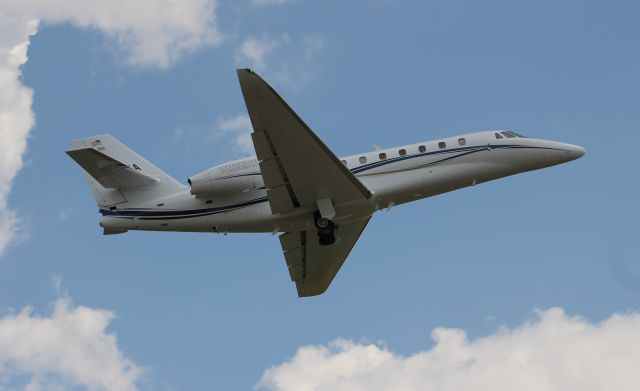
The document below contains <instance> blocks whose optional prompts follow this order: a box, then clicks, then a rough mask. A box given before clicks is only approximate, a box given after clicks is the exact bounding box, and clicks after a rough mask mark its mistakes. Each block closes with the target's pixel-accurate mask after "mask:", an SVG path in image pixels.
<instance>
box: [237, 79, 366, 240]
mask: <svg viewBox="0 0 640 391" xmlns="http://www.w3.org/2000/svg"><path fill="white" fill-rule="evenodd" d="M238 79H239V80H240V87H241V88H242V94H243V96H244V100H245V103H246V105H247V111H248V112H249V117H250V118H251V124H252V125H253V133H252V134H251V137H252V138H253V145H254V147H255V150H256V155H257V156H258V160H259V161H260V170H261V171H262V177H263V179H264V183H265V186H266V187H267V194H268V196H269V204H270V206H271V211H272V213H274V214H278V213H284V212H289V211H292V210H294V209H295V208H300V207H303V208H315V205H316V201H317V200H319V199H330V200H331V201H333V203H334V204H340V203H345V202H351V201H357V200H359V199H367V198H369V197H371V193H370V192H369V190H368V189H367V188H366V187H365V186H364V185H363V184H362V183H360V181H359V180H358V179H357V178H356V177H355V176H354V175H353V174H352V173H351V171H349V170H348V169H347V168H346V167H345V166H344V164H342V162H340V160H339V159H338V158H337V157H336V156H335V155H334V154H333V152H331V150H329V148H327V146H326V145H324V143H323V142H322V141H321V140H320V139H319V138H318V136H316V135H315V134H314V133H313V131H312V130H311V129H309V127H308V126H307V125H306V124H305V123H304V121H302V119H301V118H300V117H298V115H297V114H296V113H295V112H294V111H293V110H292V109H291V108H290V107H289V105H287V103H286V102H285V101H284V100H283V99H282V98H281V97H280V96H279V95H278V94H277V93H276V92H275V91H274V90H273V88H271V86H269V84H267V83H266V82H265V81H264V80H262V78H261V77H260V76H258V75H257V74H256V73H255V72H253V71H251V70H249V69H238ZM313 241H317V240H315V239H314V240H313Z"/></svg>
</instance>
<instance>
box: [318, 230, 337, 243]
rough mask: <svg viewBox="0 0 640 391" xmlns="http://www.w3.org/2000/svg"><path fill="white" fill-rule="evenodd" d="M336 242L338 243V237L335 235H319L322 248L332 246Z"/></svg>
mask: <svg viewBox="0 0 640 391" xmlns="http://www.w3.org/2000/svg"><path fill="white" fill-rule="evenodd" d="M335 242H336V237H335V235H334V234H333V233H332V234H329V235H321V234H320V233H318V243H319V244H320V245H321V246H330V245H332V244H334V243H335Z"/></svg>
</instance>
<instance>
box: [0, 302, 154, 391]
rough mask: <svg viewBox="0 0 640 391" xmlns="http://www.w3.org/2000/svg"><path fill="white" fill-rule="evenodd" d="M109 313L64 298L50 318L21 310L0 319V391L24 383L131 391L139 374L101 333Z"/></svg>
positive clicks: (35, 387)
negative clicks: (17, 380)
mask: <svg viewBox="0 0 640 391" xmlns="http://www.w3.org/2000/svg"><path fill="white" fill-rule="evenodd" d="M113 319H114V314H113V312H111V311H108V310H103V309H94V308H89V307H83V306H74V305H73V304H72V303H71V301H70V299H69V298H61V299H59V300H57V301H56V302H55V303H54V305H53V313H52V314H51V316H48V317H46V316H45V317H43V316H38V315H34V314H33V310H32V308H31V307H25V308H23V309H22V310H21V311H20V312H18V313H15V314H9V315H5V316H3V317H2V318H0V389H5V387H3V386H4V385H6V383H10V382H12V381H15V379H16V378H21V379H24V377H25V376H26V377H27V381H28V384H27V385H26V387H25V389H28V390H40V389H70V388H72V387H78V386H79V387H83V388H88V389H92V390H109V391H131V390H136V389H137V386H136V383H137V382H139V381H140V379H141V376H142V374H143V368H141V367H140V366H138V365H136V364H135V363H134V362H133V361H131V360H130V359H128V358H126V357H125V356H124V355H123V354H122V352H121V351H120V350H119V348H118V344H117V341H116V337H115V335H113V334H109V333H107V331H106V329H107V327H108V326H109V324H110V323H111V321H112V320H113Z"/></svg>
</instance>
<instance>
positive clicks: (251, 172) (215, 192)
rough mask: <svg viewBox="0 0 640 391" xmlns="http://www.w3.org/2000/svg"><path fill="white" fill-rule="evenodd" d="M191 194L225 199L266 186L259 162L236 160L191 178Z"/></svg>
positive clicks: (254, 160)
mask: <svg viewBox="0 0 640 391" xmlns="http://www.w3.org/2000/svg"><path fill="white" fill-rule="evenodd" d="M187 182H189V185H190V186H191V194H193V195H195V196H196V197H225V196H230V195H234V194H239V193H246V192H248V191H252V190H255V189H258V188H261V187H263V186H264V183H263V181H262V175H261V173H260V167H259V166H258V161H257V160H256V159H255V158H253V159H242V160H236V161H233V162H230V163H227V164H223V165H220V166H216V167H213V168H210V169H208V170H205V171H203V172H201V173H199V174H196V175H194V176H192V177H190V178H189V179H188V180H187Z"/></svg>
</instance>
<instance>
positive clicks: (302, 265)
mask: <svg viewBox="0 0 640 391" xmlns="http://www.w3.org/2000/svg"><path fill="white" fill-rule="evenodd" d="M369 220H370V219H369V218H368V219H366V220H362V221H358V222H355V223H351V224H343V225H341V226H340V227H339V230H338V237H339V241H338V242H337V243H335V244H333V245H331V246H321V245H320V244H318V238H317V234H316V231H309V230H307V231H300V232H287V233H285V234H282V235H280V244H281V246H282V251H283V252H284V257H285V260H286V262H287V267H288V269H289V275H290V276H291V280H292V281H293V282H295V283H296V288H297V289H298V296H300V297H306V296H316V295H319V294H321V293H323V292H324V291H326V290H327V288H328V287H329V285H330V284H331V281H333V278H334V277H335V275H336V273H338V270H340V267H341V266H342V264H343V263H344V261H345V260H346V259H347V256H348V255H349V253H350V252H351V249H352V248H353V246H354V245H355V244H356V242H357V241H358V238H359V237H360V235H361V234H362V231H364V229H365V227H366V226H367V223H368V222H369Z"/></svg>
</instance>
